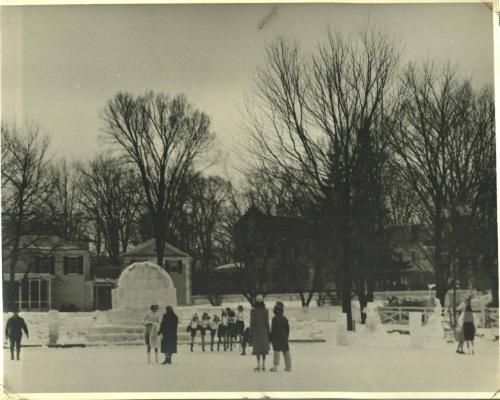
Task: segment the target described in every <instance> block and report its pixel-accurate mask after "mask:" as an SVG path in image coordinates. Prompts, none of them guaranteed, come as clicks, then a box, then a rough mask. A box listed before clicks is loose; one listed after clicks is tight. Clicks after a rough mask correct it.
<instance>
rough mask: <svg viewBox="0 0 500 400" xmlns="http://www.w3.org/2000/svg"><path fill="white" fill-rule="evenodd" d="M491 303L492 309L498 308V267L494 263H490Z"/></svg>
mask: <svg viewBox="0 0 500 400" xmlns="http://www.w3.org/2000/svg"><path fill="white" fill-rule="evenodd" d="M490 271H491V274H490V276H491V301H492V303H493V307H498V265H497V264H496V263H495V262H492V263H491V266H490Z"/></svg>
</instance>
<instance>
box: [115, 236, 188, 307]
mask: <svg viewBox="0 0 500 400" xmlns="http://www.w3.org/2000/svg"><path fill="white" fill-rule="evenodd" d="M156 254H157V253H156V243H155V240H154V239H150V240H148V241H146V242H144V243H141V244H139V245H137V246H136V247H134V248H133V249H131V250H129V251H128V252H127V253H126V254H124V256H123V259H124V265H125V266H128V265H130V264H132V263H134V262H138V261H150V262H152V263H155V264H156V263H157V255H156ZM163 266H164V268H165V269H166V271H167V272H168V273H169V275H170V277H171V278H172V280H173V281H174V286H175V288H176V290H177V304H178V305H189V304H191V295H192V292H191V257H190V256H189V255H188V254H186V253H184V252H183V251H182V250H179V249H178V248H177V247H174V246H172V245H171V244H168V243H165V249H164V252H163Z"/></svg>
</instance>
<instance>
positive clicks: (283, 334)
mask: <svg viewBox="0 0 500 400" xmlns="http://www.w3.org/2000/svg"><path fill="white" fill-rule="evenodd" d="M273 311H274V317H273V321H272V323H271V343H272V345H273V350H274V360H273V361H274V363H273V364H274V366H273V367H272V368H271V371H277V370H278V366H279V364H280V353H283V357H284V359H285V371H291V370H292V358H291V357H290V348H289V346H288V336H289V334H290V326H289V325H288V320H287V319H286V317H285V316H284V315H283V314H284V312H285V306H284V304H283V303H282V302H281V301H278V302H276V305H275V306H274V310H273Z"/></svg>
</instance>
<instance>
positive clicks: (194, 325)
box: [187, 313, 200, 351]
mask: <svg viewBox="0 0 500 400" xmlns="http://www.w3.org/2000/svg"><path fill="white" fill-rule="evenodd" d="M199 329H200V320H199V318H198V314H197V313H194V315H193V318H192V319H191V322H190V323H189V325H188V326H187V331H188V332H190V333H191V351H193V346H194V338H195V337H196V332H198V330H199Z"/></svg>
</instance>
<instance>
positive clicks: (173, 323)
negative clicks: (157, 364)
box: [159, 306, 179, 364]
mask: <svg viewBox="0 0 500 400" xmlns="http://www.w3.org/2000/svg"><path fill="white" fill-rule="evenodd" d="M178 323H179V318H177V315H175V313H174V310H173V309H172V307H171V306H167V308H166V312H165V314H164V315H163V318H162V320H161V325H160V331H159V334H161V335H162V338H161V352H162V353H163V354H165V361H164V362H163V364H172V354H174V353H177V325H178Z"/></svg>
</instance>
